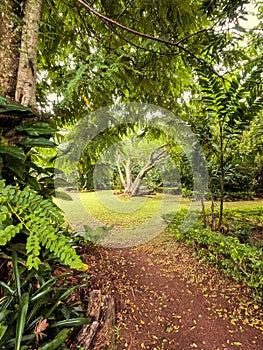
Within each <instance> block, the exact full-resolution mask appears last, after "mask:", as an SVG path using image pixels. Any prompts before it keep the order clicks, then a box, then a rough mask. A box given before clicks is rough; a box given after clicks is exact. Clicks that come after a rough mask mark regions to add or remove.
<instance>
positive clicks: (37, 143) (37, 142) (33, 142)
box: [19, 136, 56, 148]
mask: <svg viewBox="0 0 263 350" xmlns="http://www.w3.org/2000/svg"><path fill="white" fill-rule="evenodd" d="M19 143H20V144H21V145H23V146H25V147H28V148H31V147H55V146H56V144H55V143H54V142H53V141H50V140H49V139H46V138H44V137H37V138H33V137H30V136H28V137H26V138H25V139H24V140H22V141H20V142H19Z"/></svg>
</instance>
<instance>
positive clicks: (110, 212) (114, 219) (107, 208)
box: [56, 191, 263, 228]
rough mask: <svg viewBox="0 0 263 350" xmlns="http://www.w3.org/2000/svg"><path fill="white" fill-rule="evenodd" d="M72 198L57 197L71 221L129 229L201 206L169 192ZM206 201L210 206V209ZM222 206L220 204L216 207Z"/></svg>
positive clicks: (262, 203)
mask: <svg viewBox="0 0 263 350" xmlns="http://www.w3.org/2000/svg"><path fill="white" fill-rule="evenodd" d="M70 196H71V197H72V199H73V200H72V201H65V200H56V201H57V203H58V205H59V206H60V207H61V209H62V210H64V212H65V216H66V218H67V220H68V221H69V223H73V224H76V223H80V224H83V223H91V224H92V222H94V223H95V222H96V221H97V222H99V223H100V224H101V225H105V226H112V227H116V228H126V227H134V226H138V225H141V224H143V223H145V222H147V221H149V220H150V219H151V218H152V217H153V216H158V217H161V216H162V215H165V214H167V213H175V212H176V211H178V210H179V209H182V208H183V209H187V208H189V206H190V205H192V204H195V205H197V206H198V205H199V204H198V203H197V202H196V203H194V202H192V201H191V200H190V199H188V198H181V197H179V196H173V195H168V194H164V195H163V194H160V193H158V194H156V195H153V196H149V197H147V196H146V197H133V198H127V197H125V196H115V195H113V193H112V192H111V191H97V192H86V193H70ZM210 204H211V203H210V202H206V204H205V205H206V208H207V209H209V208H210ZM224 206H225V208H233V209H238V208H246V209H249V208H256V207H263V199H261V200H255V201H238V202H226V203H224ZM217 207H219V205H217V206H216V208H217Z"/></svg>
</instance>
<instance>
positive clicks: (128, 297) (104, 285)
mask: <svg viewBox="0 0 263 350" xmlns="http://www.w3.org/2000/svg"><path fill="white" fill-rule="evenodd" d="M86 253H87V262H88V263H89V264H90V265H91V272H92V278H91V284H92V287H94V288H96V287H99V288H101V289H102V290H103V292H105V293H111V294H114V296H115V300H116V303H117V305H116V306H117V323H118V325H117V327H116V335H117V338H118V347H117V349H118V350H125V349H128V350H139V349H149V350H159V349H165V350H190V349H198V350H201V349H203V350H223V349H244V350H252V349H253V350H262V349H263V321H262V320H263V317H262V316H263V312H262V309H261V305H260V304H257V303H255V302H254V301H253V299H252V298H251V297H250V292H249V290H248V289H247V288H245V287H244V286H242V285H241V284H239V283H236V282H233V281H232V280H230V279H228V278H225V277H223V276H222V275H221V274H220V273H219V272H218V271H217V270H216V269H214V268H211V267H207V266H205V265H204V264H199V262H198V260H197V259H196V258H195V257H194V256H193V255H192V253H191V252H190V250H189V249H188V248H187V247H185V246H184V245H183V244H181V243H178V242H176V241H175V240H174V239H173V238H172V237H171V236H170V235H169V234H167V233H166V234H163V235H162V236H160V237H158V238H157V239H155V240H154V241H152V242H151V243H148V244H147V245H144V246H140V247H136V248H132V249H105V248H102V247H95V248H89V251H87V252H86Z"/></svg>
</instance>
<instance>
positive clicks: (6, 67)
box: [0, 0, 23, 100]
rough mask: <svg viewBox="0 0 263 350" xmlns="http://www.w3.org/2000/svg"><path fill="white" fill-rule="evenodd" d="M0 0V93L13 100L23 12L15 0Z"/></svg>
mask: <svg viewBox="0 0 263 350" xmlns="http://www.w3.org/2000/svg"><path fill="white" fill-rule="evenodd" d="M0 2H1V3H0V33H1V35H0V93H1V94H3V95H4V96H5V97H6V98H8V99H9V100H15V90H16V83H17V71H18V64H19V48H20V42H21V19H22V18H23V14H22V12H21V6H20V5H19V4H18V2H17V1H16V0H1V1H0ZM22 3H23V1H20V4H21V5H22Z"/></svg>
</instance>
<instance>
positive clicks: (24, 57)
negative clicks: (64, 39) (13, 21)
mask: <svg viewBox="0 0 263 350" xmlns="http://www.w3.org/2000/svg"><path fill="white" fill-rule="evenodd" d="M41 8H42V0H26V3H25V15H24V25H23V28H22V36H21V50H20V59H19V66H18V73H17V85H16V93H15V100H16V102H18V103H21V104H22V105H23V106H29V107H36V63H37V43H38V30H39V21H40V15H41Z"/></svg>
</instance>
